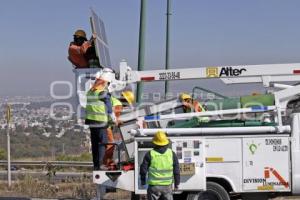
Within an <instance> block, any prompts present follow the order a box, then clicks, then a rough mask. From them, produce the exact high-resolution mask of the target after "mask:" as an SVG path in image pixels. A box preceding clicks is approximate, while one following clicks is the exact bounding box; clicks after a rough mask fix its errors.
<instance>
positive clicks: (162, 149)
mask: <svg viewBox="0 0 300 200" xmlns="http://www.w3.org/2000/svg"><path fill="white" fill-rule="evenodd" d="M167 149H168V145H167V146H162V147H160V146H156V147H154V150H155V151H157V152H158V153H160V154H163V153H165V151H166V150H167ZM172 152H173V151H172ZM150 164H151V155H150V151H149V152H147V153H146V154H145V157H144V160H143V162H142V164H141V166H140V177H141V183H142V185H146V175H147V173H148V169H149V167H150ZM173 174H174V184H175V187H177V186H178V185H179V183H180V169H179V162H178V158H177V156H176V154H175V153H174V152H173Z"/></svg>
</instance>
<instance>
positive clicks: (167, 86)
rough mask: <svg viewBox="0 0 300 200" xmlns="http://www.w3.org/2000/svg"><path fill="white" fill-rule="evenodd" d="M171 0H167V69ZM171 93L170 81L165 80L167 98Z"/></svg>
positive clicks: (167, 63)
mask: <svg viewBox="0 0 300 200" xmlns="http://www.w3.org/2000/svg"><path fill="white" fill-rule="evenodd" d="M170 12H171V0H167V13H166V15H167V29H166V63H165V69H166V70H167V69H169V48H170V46H169V42H170V15H171V13H170ZM168 93H169V81H165V99H167V94H168Z"/></svg>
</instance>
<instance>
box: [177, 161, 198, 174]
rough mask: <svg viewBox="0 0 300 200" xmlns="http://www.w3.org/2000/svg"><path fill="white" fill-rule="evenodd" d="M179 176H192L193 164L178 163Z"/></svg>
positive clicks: (193, 172)
mask: <svg viewBox="0 0 300 200" xmlns="http://www.w3.org/2000/svg"><path fill="white" fill-rule="evenodd" d="M179 167H180V175H194V174H195V163H180V164H179Z"/></svg>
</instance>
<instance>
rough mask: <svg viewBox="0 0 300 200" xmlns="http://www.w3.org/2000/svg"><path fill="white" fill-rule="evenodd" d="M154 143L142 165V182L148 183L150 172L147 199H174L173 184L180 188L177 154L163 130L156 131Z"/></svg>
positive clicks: (143, 183)
mask: <svg viewBox="0 0 300 200" xmlns="http://www.w3.org/2000/svg"><path fill="white" fill-rule="evenodd" d="M152 143H153V144H154V148H153V149H152V150H151V151H149V152H147V153H146V154H145V156H144V159H143V162H142V164H141V166H140V177H141V184H142V185H146V176H147V174H148V180H147V183H148V189H147V199H149V200H158V199H160V198H161V199H168V200H169V199H171V200H172V199H173V195H172V184H173V183H174V187H175V189H178V186H179V183H180V169H179V162H178V158H177V155H176V154H175V153H174V152H173V151H172V150H171V149H170V148H169V146H168V145H169V139H168V137H167V135H166V133H165V132H164V131H162V130H159V131H157V132H156V133H155V135H154V137H153V139H152Z"/></svg>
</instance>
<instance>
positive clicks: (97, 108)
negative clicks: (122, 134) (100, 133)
mask: <svg viewBox="0 0 300 200" xmlns="http://www.w3.org/2000/svg"><path fill="white" fill-rule="evenodd" d="M100 92H102V91H101V90H94V91H92V90H89V91H88V92H87V104H86V108H85V111H86V116H85V118H86V119H89V120H94V121H98V122H107V121H108V117H107V111H106V107H105V103H104V102H103V101H100V99H99V94H100Z"/></svg>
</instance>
